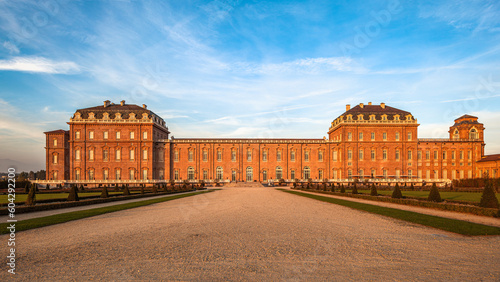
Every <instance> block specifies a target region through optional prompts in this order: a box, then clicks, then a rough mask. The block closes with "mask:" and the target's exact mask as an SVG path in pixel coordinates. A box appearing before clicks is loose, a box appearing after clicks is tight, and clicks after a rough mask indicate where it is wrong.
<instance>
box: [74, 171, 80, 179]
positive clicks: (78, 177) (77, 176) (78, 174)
mask: <svg viewBox="0 0 500 282" xmlns="http://www.w3.org/2000/svg"><path fill="white" fill-rule="evenodd" d="M75 180H80V170H79V169H76V170H75Z"/></svg>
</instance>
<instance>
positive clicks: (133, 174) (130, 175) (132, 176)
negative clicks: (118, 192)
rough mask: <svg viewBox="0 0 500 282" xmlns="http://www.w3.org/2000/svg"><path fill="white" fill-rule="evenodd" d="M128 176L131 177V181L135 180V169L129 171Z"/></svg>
mask: <svg viewBox="0 0 500 282" xmlns="http://www.w3.org/2000/svg"><path fill="white" fill-rule="evenodd" d="M128 176H129V179H130V180H134V179H135V173H134V169H133V168H132V169H130V170H129V172H128Z"/></svg>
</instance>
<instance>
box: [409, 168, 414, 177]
mask: <svg viewBox="0 0 500 282" xmlns="http://www.w3.org/2000/svg"><path fill="white" fill-rule="evenodd" d="M412 177H413V171H412V170H411V169H409V170H408V178H412Z"/></svg>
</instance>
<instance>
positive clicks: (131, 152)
mask: <svg viewBox="0 0 500 282" xmlns="http://www.w3.org/2000/svg"><path fill="white" fill-rule="evenodd" d="M134 159H135V150H134V149H130V160H134Z"/></svg>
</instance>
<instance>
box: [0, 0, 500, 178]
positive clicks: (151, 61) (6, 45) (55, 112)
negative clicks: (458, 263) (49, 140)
mask: <svg viewBox="0 0 500 282" xmlns="http://www.w3.org/2000/svg"><path fill="white" fill-rule="evenodd" d="M434 2H436V1H428V2H426V1H318V0H312V1H267V2H266V1H243V0H241V1H238V0H216V1H62V0H42V1H7V0H0V106H1V107H0V109H1V111H0V159H1V160H5V159H8V160H11V161H7V162H11V163H13V164H14V163H15V164H18V166H19V168H18V169H44V162H45V153H44V145H45V144H44V142H45V138H44V134H43V132H44V131H49V130H55V129H60V128H62V129H68V125H67V124H66V122H67V121H68V120H69V118H70V117H71V115H72V114H73V113H74V112H75V110H76V109H77V108H84V107H90V106H96V105H101V104H102V101H104V100H107V99H109V100H111V101H113V102H115V103H117V102H119V101H120V100H126V101H127V103H135V104H139V105H140V104H147V105H148V108H149V109H151V110H153V111H154V112H156V113H157V114H159V115H160V116H162V117H163V118H164V119H165V120H166V122H167V125H168V126H169V129H170V131H171V132H172V135H174V136H175V137H178V138H180V137H262V138H267V137H269V138H271V137H289V138H322V137H323V136H326V135H327V134H326V132H327V130H328V127H329V125H330V122H331V121H332V120H333V119H335V118H336V117H337V116H339V115H340V114H342V113H343V112H344V111H345V105H346V104H351V105H355V104H359V103H367V102H373V103H376V104H378V103H380V102H385V103H387V104H388V105H390V106H393V107H397V108H401V109H403V110H407V111H410V112H412V113H413V115H414V116H416V117H417V119H418V121H419V123H420V124H421V125H420V127H419V137H421V138H423V137H427V138H438V137H447V136H448V133H447V131H448V128H449V126H451V125H452V124H453V120H454V119H455V118H457V117H459V116H461V115H463V114H472V115H476V116H478V117H479V121H480V122H482V123H484V124H485V127H486V153H487V154H492V153H500V142H499V141H498V140H500V123H499V122H498V121H500V111H499V108H500V4H499V2H498V1H457V0H453V1H438V2H439V3H438V4H436V3H434ZM3 163H4V164H5V161H4V162H3ZM5 169H6V168H4V167H0V171H3V170H5Z"/></svg>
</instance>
